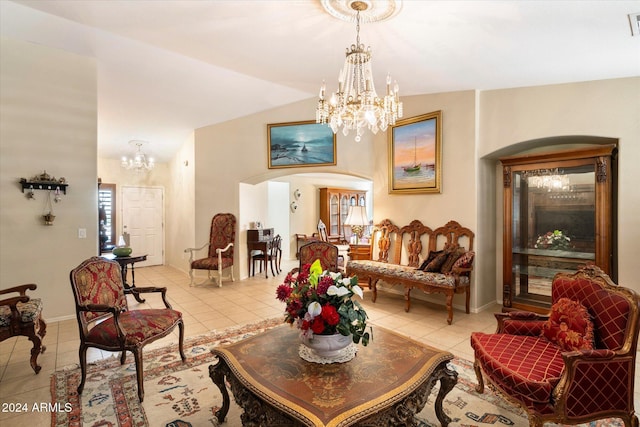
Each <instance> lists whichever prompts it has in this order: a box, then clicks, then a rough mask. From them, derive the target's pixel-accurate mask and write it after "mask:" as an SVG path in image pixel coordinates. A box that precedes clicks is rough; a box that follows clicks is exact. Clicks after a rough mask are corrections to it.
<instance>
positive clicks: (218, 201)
mask: <svg viewBox="0 0 640 427" xmlns="http://www.w3.org/2000/svg"><path fill="white" fill-rule="evenodd" d="M315 105H316V100H315V99H309V100H306V101H303V102H297V103H293V104H289V105H286V106H284V107H280V108H275V109H272V110H269V111H265V112H261V113H258V114H253V115H250V116H247V117H243V118H241V119H237V120H232V121H228V122H225V123H221V124H217V125H212V126H207V127H204V128H200V129H196V132H195V151H194V157H195V235H196V236H207V235H208V233H209V227H210V223H211V217H212V216H213V215H214V214H215V213H217V212H231V213H233V214H235V215H236V217H237V218H238V219H239V222H240V223H239V224H238V230H239V234H240V235H239V236H238V237H237V239H236V240H237V242H238V250H237V251H235V254H236V260H237V261H238V262H236V267H235V268H236V270H235V273H236V277H240V276H239V273H240V270H239V269H240V268H242V270H241V271H242V272H243V274H246V273H245V272H246V258H247V254H246V247H245V246H244V244H243V242H246V229H247V228H248V226H249V224H248V222H249V221H253V220H255V219H260V218H256V217H255V215H252V214H251V213H247V214H245V213H243V216H242V218H240V217H239V206H240V187H239V183H245V184H251V185H255V184H258V183H261V182H264V181H268V180H270V179H277V178H279V177H283V176H286V175H291V174H292V173H300V172H305V173H314V172H328V173H346V174H350V175H355V176H363V177H367V176H369V174H370V173H371V171H372V170H373V151H372V150H371V149H370V146H371V139H370V137H365V138H363V139H362V141H360V142H359V143H355V142H354V141H353V138H354V137H353V135H350V136H347V137H345V136H343V135H342V134H340V135H338V142H337V155H336V156H337V164H336V166H320V167H305V168H284V169H269V168H268V161H267V124H269V123H284V122H293V121H302V120H311V119H313V115H314V111H315ZM256 209H258V208H256ZM259 211H260V212H262V213H263V214H264V215H266V214H267V212H268V210H267V209H266V207H263V208H261V209H259ZM291 232H292V233H296V232H297V231H295V230H293V229H292V230H291ZM242 233H244V234H245V235H243V234H242ZM184 265H185V267H183V269H185V268H188V267H186V261H185V263H184Z"/></svg>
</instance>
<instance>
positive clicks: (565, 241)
mask: <svg viewBox="0 0 640 427" xmlns="http://www.w3.org/2000/svg"><path fill="white" fill-rule="evenodd" d="M534 247H535V248H536V249H556V250H569V249H571V238H569V236H567V235H566V234H564V233H563V232H562V231H560V230H553V231H548V232H547V233H545V234H543V235H541V236H538V239H537V240H536V244H535V246H534Z"/></svg>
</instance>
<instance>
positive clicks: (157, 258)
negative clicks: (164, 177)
mask: <svg viewBox="0 0 640 427" xmlns="http://www.w3.org/2000/svg"><path fill="white" fill-rule="evenodd" d="M163 199H164V191H163V189H162V188H152V187H122V231H123V233H128V234H129V246H131V248H132V249H133V254H134V255H142V254H147V261H145V262H143V263H139V264H136V266H137V265H140V266H141V267H144V266H149V265H161V264H163V263H164V259H163V244H164V229H163V227H164V202H163Z"/></svg>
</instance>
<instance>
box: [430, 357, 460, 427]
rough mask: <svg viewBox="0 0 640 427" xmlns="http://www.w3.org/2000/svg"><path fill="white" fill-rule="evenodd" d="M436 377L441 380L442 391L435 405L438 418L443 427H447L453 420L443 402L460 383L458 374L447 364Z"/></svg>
mask: <svg viewBox="0 0 640 427" xmlns="http://www.w3.org/2000/svg"><path fill="white" fill-rule="evenodd" d="M434 375H436V378H438V379H439V380H440V391H439V392H438V397H436V403H435V410H436V416H437V417H438V420H440V424H441V425H442V427H447V426H448V425H449V423H450V422H451V418H449V417H448V416H447V414H446V413H445V412H444V410H443V409H442V402H443V401H444V397H445V396H446V395H447V394H448V393H449V392H450V391H451V390H453V387H455V385H456V383H457V382H458V373H457V372H456V371H454V370H452V369H449V367H448V366H447V364H446V362H445V363H443V364H441V365H440V366H439V367H438V369H437V370H436V372H434Z"/></svg>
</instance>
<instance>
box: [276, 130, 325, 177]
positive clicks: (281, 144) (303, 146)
mask: <svg viewBox="0 0 640 427" xmlns="http://www.w3.org/2000/svg"><path fill="white" fill-rule="evenodd" d="M267 156H268V158H269V169H278V168H296V167H304V166H335V165H336V135H335V134H334V133H333V131H332V130H331V128H330V127H329V126H327V125H325V124H319V123H316V122H315V121H312V120H309V121H304V122H289V123H275V124H268V125H267Z"/></svg>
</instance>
